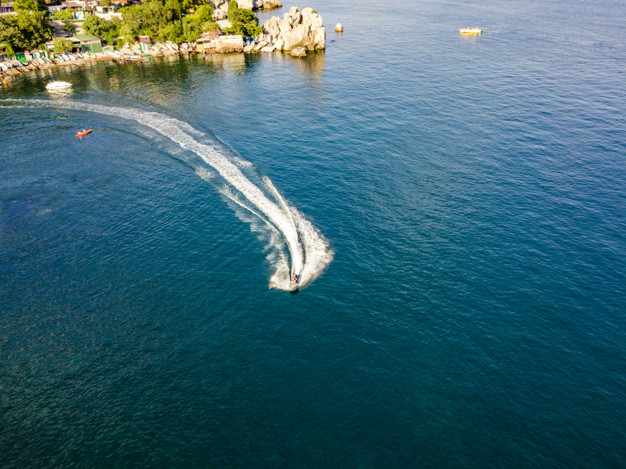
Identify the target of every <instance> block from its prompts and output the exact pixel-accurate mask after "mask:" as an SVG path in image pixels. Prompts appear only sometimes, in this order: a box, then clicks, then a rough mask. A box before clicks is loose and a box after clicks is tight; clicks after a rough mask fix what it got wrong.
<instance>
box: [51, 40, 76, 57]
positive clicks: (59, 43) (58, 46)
mask: <svg viewBox="0 0 626 469" xmlns="http://www.w3.org/2000/svg"><path fill="white" fill-rule="evenodd" d="M73 48H74V44H72V42H71V41H68V40H67V39H63V38H62V37H57V38H56V39H55V40H54V52H56V53H57V54H64V53H65V52H70V51H71V50H72V49H73Z"/></svg>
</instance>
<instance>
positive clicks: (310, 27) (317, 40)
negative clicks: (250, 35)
mask: <svg viewBox="0 0 626 469" xmlns="http://www.w3.org/2000/svg"><path fill="white" fill-rule="evenodd" d="M263 31H264V32H265V33H266V34H268V35H270V36H271V39H272V40H273V41H275V46H276V49H278V50H284V51H292V50H294V49H296V48H299V47H302V48H304V50H305V51H307V50H308V51H313V50H318V49H324V48H326V30H325V29H324V25H323V24H322V17H321V16H320V15H319V14H318V13H317V12H314V11H313V10H312V9H311V8H308V7H307V8H303V9H302V11H300V9H298V8H297V7H291V8H290V9H289V11H288V12H287V13H285V16H284V18H283V19H282V20H281V19H280V18H279V17H278V16H274V17H272V18H270V19H269V20H267V21H266V22H265V23H264V24H263ZM297 55H298V56H300V55H301V51H298V54H297Z"/></svg>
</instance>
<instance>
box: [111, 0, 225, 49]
mask: <svg viewBox="0 0 626 469" xmlns="http://www.w3.org/2000/svg"><path fill="white" fill-rule="evenodd" d="M122 13H123V15H124V21H123V23H122V25H121V28H120V35H122V36H123V37H124V39H125V40H126V41H127V42H135V41H136V40H137V37H138V36H150V37H151V38H152V39H153V40H154V41H157V42H160V41H173V42H182V41H195V40H196V39H198V38H199V37H200V36H201V35H202V33H203V32H205V31H212V30H214V29H215V28H216V27H217V25H216V24H215V23H214V22H213V21H212V19H211V18H212V16H213V7H211V5H209V4H208V1H206V0H148V1H146V2H145V3H142V4H141V5H133V6H130V7H126V8H124V9H123V10H122Z"/></svg>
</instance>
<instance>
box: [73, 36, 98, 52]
mask: <svg viewBox="0 0 626 469" xmlns="http://www.w3.org/2000/svg"><path fill="white" fill-rule="evenodd" d="M74 37H75V38H76V39H78V40H79V41H80V47H81V48H82V50H83V52H89V53H91V54H95V53H96V52H102V40H101V39H100V38H99V37H96V36H92V35H90V34H76V35H74Z"/></svg>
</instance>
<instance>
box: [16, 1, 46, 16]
mask: <svg viewBox="0 0 626 469" xmlns="http://www.w3.org/2000/svg"><path fill="white" fill-rule="evenodd" d="M13 8H14V9H15V11H16V12H18V13H19V12H20V11H41V12H44V13H48V7H47V6H46V2H45V1H44V0H16V1H15V3H14V4H13Z"/></svg>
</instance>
